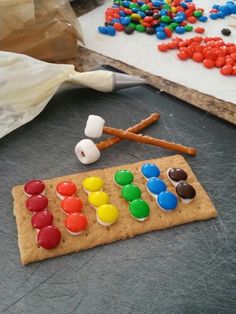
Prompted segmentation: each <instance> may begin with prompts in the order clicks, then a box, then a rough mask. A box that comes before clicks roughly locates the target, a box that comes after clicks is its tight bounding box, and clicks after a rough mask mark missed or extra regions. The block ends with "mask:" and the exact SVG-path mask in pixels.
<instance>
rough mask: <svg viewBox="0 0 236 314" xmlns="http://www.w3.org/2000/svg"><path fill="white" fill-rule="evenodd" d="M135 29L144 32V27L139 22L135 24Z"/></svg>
mask: <svg viewBox="0 0 236 314" xmlns="http://www.w3.org/2000/svg"><path fill="white" fill-rule="evenodd" d="M135 29H136V31H138V32H141V33H143V32H145V29H146V27H145V26H143V25H141V24H137V25H136V27H135Z"/></svg>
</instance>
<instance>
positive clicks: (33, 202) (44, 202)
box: [26, 194, 48, 212]
mask: <svg viewBox="0 0 236 314" xmlns="http://www.w3.org/2000/svg"><path fill="white" fill-rule="evenodd" d="M47 207H48V198H47V197H46V196H44V195H41V194H38V195H32V196H30V197H29V198H28V199H27V201H26V208H27V209H28V210H29V211H30V212H41V211H42V210H45V209H47Z"/></svg>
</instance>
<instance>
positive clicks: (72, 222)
mask: <svg viewBox="0 0 236 314" xmlns="http://www.w3.org/2000/svg"><path fill="white" fill-rule="evenodd" d="M87 225H88V221H87V218H86V217H85V216H84V215H83V214H81V213H73V214H70V215H69V216H67V217H66V220H65V226H66V229H67V231H68V232H69V233H70V234H71V235H80V234H81V233H82V232H83V231H84V230H85V229H86V228H87Z"/></svg>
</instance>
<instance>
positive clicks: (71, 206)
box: [61, 196, 83, 215]
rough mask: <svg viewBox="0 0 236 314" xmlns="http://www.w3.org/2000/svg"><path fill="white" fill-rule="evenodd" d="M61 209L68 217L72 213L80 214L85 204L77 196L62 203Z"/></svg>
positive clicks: (65, 199) (69, 197)
mask: <svg viewBox="0 0 236 314" xmlns="http://www.w3.org/2000/svg"><path fill="white" fill-rule="evenodd" d="M61 208H62V210H63V212H64V213H65V214H67V215H69V214H72V213H80V211H81V209H82V208H83V202H82V201H81V199H80V198H78V197H76V196H68V197H65V198H64V199H63V200H62V201H61Z"/></svg>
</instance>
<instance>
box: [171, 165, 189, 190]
mask: <svg viewBox="0 0 236 314" xmlns="http://www.w3.org/2000/svg"><path fill="white" fill-rule="evenodd" d="M167 177H168V179H169V180H170V182H171V183H172V184H173V186H176V185H177V184H179V183H180V182H182V181H186V180H187V178H188V175H187V173H186V172H185V171H184V170H183V169H181V168H169V169H168V170H167Z"/></svg>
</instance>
